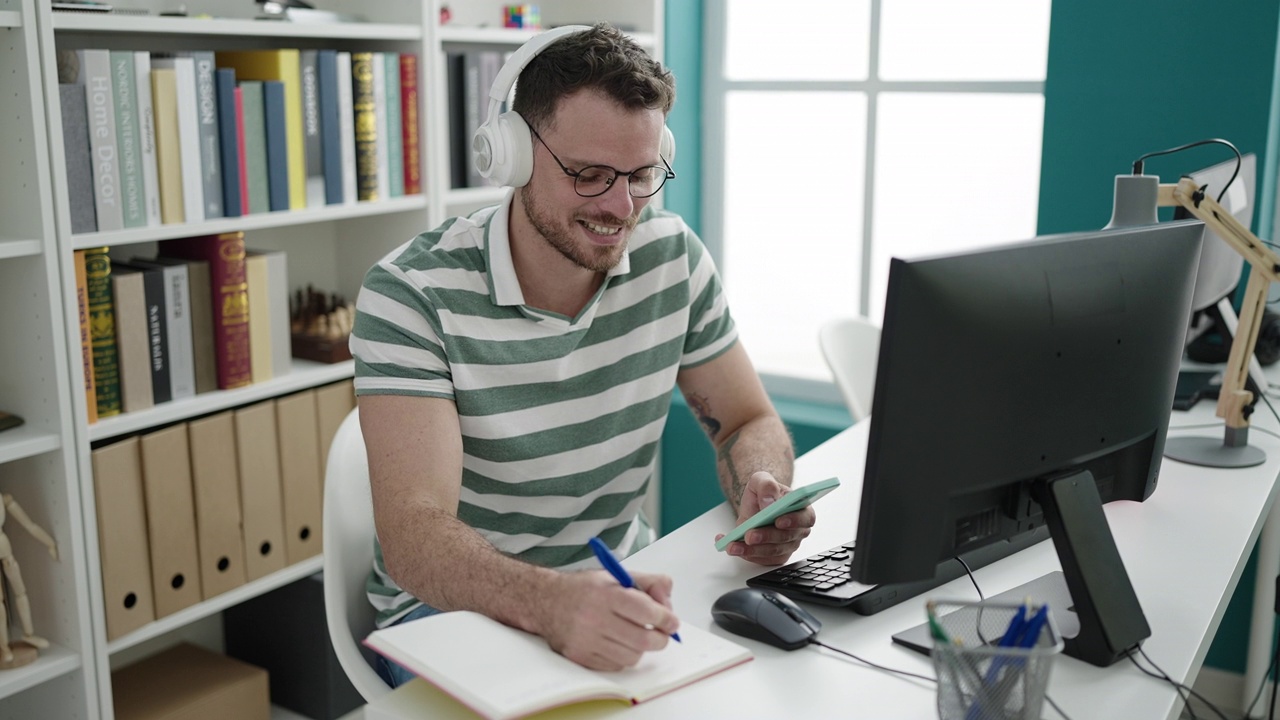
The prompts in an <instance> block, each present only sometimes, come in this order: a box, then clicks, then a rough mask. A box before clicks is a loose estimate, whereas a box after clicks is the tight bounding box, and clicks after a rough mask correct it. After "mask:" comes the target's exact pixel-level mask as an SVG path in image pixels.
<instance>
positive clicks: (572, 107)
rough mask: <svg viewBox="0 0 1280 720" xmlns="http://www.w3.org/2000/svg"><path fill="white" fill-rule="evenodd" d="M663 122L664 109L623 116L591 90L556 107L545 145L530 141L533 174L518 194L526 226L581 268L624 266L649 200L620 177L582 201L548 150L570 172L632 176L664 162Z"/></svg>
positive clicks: (595, 269)
mask: <svg viewBox="0 0 1280 720" xmlns="http://www.w3.org/2000/svg"><path fill="white" fill-rule="evenodd" d="M662 123H663V117H662V113H661V111H658V110H628V109H626V108H623V107H621V106H619V105H617V104H616V103H615V102H613V101H612V100H610V99H609V98H608V97H606V96H604V95H602V94H599V93H597V92H595V91H587V90H584V91H581V92H577V93H575V94H573V95H570V96H568V97H566V98H564V99H562V100H561V101H560V103H559V105H558V107H557V108H556V115H555V121H554V122H553V123H551V124H550V125H549V126H548V127H546V128H545V131H542V132H540V135H541V137H542V140H543V142H539V141H538V139H537V138H534V139H533V175H532V177H531V178H530V179H529V182H528V184H526V185H525V186H524V187H523V188H521V189H520V193H521V200H522V204H523V206H524V211H525V214H526V216H527V217H528V218H529V222H530V223H531V224H532V225H533V227H534V228H535V229H536V230H537V231H538V232H539V233H540V234H541V235H542V237H543V238H544V239H545V240H546V241H547V242H548V243H549V244H550V245H551V246H552V247H553V248H555V249H556V250H557V251H558V252H559V253H560V254H561V255H563V256H564V257H566V258H568V259H569V260H570V261H572V262H573V263H574V264H576V265H578V266H579V267H581V268H585V269H587V270H591V271H593V272H608V271H609V270H611V269H612V268H613V267H614V266H616V265H617V264H618V262H619V261H621V259H622V256H623V253H625V252H626V249H627V241H628V239H629V238H630V237H631V231H632V230H633V229H634V228H635V226H636V220H637V218H638V217H639V215H640V211H641V210H642V209H644V206H646V205H648V204H649V201H650V200H651V199H652V198H633V197H631V195H630V194H629V192H628V184H627V179H626V178H625V177H619V178H618V179H617V181H616V182H615V183H614V184H613V187H610V188H609V189H608V190H607V191H605V193H604V194H602V195H599V196H596V197H591V198H584V197H581V196H580V195H578V193H577V192H576V191H575V190H574V179H573V178H572V177H570V176H568V175H566V174H565V173H564V171H563V170H562V169H561V167H560V164H559V163H557V162H556V159H555V157H553V156H552V155H551V152H550V151H549V150H548V147H549V148H551V149H552V150H554V151H555V155H556V156H558V157H559V158H560V162H562V163H564V166H565V167H567V168H568V169H569V170H573V171H578V170H581V169H582V168H584V167H587V166H588V165H608V166H610V167H613V168H615V169H617V170H620V171H622V172H629V171H631V170H634V169H636V168H639V167H643V166H645V165H661V164H662V160H661V158H660V157H659V154H658V141H659V138H660V137H661V132H662ZM544 142H545V143H546V144H545V145H544V144H543V143H544Z"/></svg>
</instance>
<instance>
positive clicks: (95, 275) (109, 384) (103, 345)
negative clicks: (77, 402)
mask: <svg viewBox="0 0 1280 720" xmlns="http://www.w3.org/2000/svg"><path fill="white" fill-rule="evenodd" d="M84 275H85V287H86V289H87V292H88V296H89V335H90V336H91V337H92V339H93V343H92V344H93V388H94V392H95V393H96V394H97V399H98V417H99V418H104V417H111V416H112V415H119V414H120V411H121V410H122V409H123V405H122V403H121V398H120V357H119V352H118V350H117V348H116V327H115V303H114V302H113V298H112V292H111V259H110V258H108V257H107V248H104V247H98V248H89V249H87V250H85V251H84Z"/></svg>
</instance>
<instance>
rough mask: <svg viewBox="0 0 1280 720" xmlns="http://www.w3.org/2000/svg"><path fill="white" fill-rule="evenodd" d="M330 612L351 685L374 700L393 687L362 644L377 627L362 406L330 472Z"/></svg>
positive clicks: (334, 449) (340, 435)
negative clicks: (370, 587)
mask: <svg viewBox="0 0 1280 720" xmlns="http://www.w3.org/2000/svg"><path fill="white" fill-rule="evenodd" d="M323 527H324V613H325V620H326V622H327V623H328V625H329V639H330V640H331V641H332V643H333V651H334V654H336V655H337V656H338V663H339V664H341V665H342V669H343V671H344V672H346V674H347V677H348V678H349V679H350V680H351V684H352V685H353V686H355V689H356V691H357V692H359V693H360V695H361V696H362V697H364V699H365V702H372V701H373V700H374V699H375V698H378V697H381V696H382V695H385V694H387V693H389V692H390V691H391V689H390V688H389V687H388V686H387V684H386V683H385V682H383V680H382V678H381V677H379V676H378V674H377V672H375V671H374V669H373V661H374V656H373V653H372V652H371V651H370V650H368V649H367V648H365V647H364V646H362V645H361V644H360V641H362V640H364V638H365V636H366V635H368V634H369V633H370V632H371V631H372V630H373V629H374V615H375V612H374V609H373V606H372V605H370V604H369V598H368V597H367V596H366V595H365V590H364V586H365V580H366V579H367V578H368V576H369V570H370V569H371V568H372V567H373V539H374V529H373V498H372V496H371V495H370V492H369V463H368V458H367V457H366V455H365V449H364V436H363V435H362V434H361V433H360V416H359V410H358V409H357V410H352V411H351V413H350V414H349V415H347V418H346V419H345V420H343V421H342V425H340V426H339V427H338V432H337V434H336V435H334V437H333V444H332V445H331V446H330V447H329V460H328V463H327V464H326V466H325V474H324V522H323Z"/></svg>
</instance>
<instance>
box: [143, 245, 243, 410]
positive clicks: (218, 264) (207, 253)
mask: <svg viewBox="0 0 1280 720" xmlns="http://www.w3.org/2000/svg"><path fill="white" fill-rule="evenodd" d="M159 252H160V254H161V255H163V256H166V257H177V258H185V259H187V260H204V261H205V262H207V263H209V279H210V302H211V304H212V306H213V338H214V354H215V356H216V357H217V364H218V388H219V389H220V390H230V389H231V388H237V387H242V386H244V385H248V384H249V383H251V382H253V375H252V371H251V368H250V365H249V357H250V356H249V291H248V284H247V281H246V279H245V263H244V233H243V232H228V233H222V234H220V235H208V236H204V237H193V238H181V239H177V240H164V241H162V242H161V243H160V249H159Z"/></svg>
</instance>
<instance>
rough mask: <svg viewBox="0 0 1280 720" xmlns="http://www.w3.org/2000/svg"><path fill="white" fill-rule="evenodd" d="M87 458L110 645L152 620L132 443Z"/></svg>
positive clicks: (139, 478) (144, 533) (147, 558)
mask: <svg viewBox="0 0 1280 720" xmlns="http://www.w3.org/2000/svg"><path fill="white" fill-rule="evenodd" d="M91 457H92V460H93V487H94V496H95V499H96V501H97V506H98V553H99V555H100V557H101V561H102V595H103V604H104V605H105V606H106V614H107V639H108V640H115V639H116V638H118V637H120V636H122V635H127V634H129V633H131V632H133V631H134V630H137V629H138V628H140V627H142V626H143V625H146V624H147V623H149V622H151V621H152V620H155V619H156V612H155V603H154V599H153V596H152V594H151V555H150V552H149V550H148V548H147V513H146V503H145V501H144V500H143V492H142V458H141V455H140V453H139V452H138V438H136V437H135V438H129V439H128V440H123V441H121V442H118V443H115V444H112V445H106V446H103V447H100V448H98V449H97V450H94V451H93V453H92V455H91Z"/></svg>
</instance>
